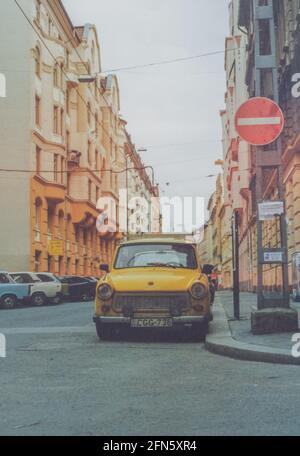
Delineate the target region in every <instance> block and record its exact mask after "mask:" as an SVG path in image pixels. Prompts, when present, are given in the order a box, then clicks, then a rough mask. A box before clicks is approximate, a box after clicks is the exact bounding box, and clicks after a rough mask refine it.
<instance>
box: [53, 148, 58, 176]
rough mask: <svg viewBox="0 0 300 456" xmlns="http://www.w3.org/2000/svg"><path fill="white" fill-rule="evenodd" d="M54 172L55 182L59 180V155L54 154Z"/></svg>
mask: <svg viewBox="0 0 300 456" xmlns="http://www.w3.org/2000/svg"><path fill="white" fill-rule="evenodd" d="M53 173H54V180H55V182H57V181H58V155H57V154H55V155H54V164H53Z"/></svg>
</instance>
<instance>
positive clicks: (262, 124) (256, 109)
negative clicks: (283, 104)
mask: <svg viewBox="0 0 300 456" xmlns="http://www.w3.org/2000/svg"><path fill="white" fill-rule="evenodd" d="M283 127H284V115H283V112H282V110H281V109H280V107H279V106H278V104H277V103H275V102H274V101H272V100H270V99H269V98H264V97H255V98H250V100H248V101H246V102H245V103H243V104H242V105H241V106H240V107H239V109H238V110H237V113H236V115H235V128H236V131H237V132H238V134H239V136H240V137H241V138H242V139H243V140H244V141H246V142H247V143H249V144H252V145H254V146H266V145H267V144H271V143H272V142H274V141H276V139H277V138H278V137H279V136H280V135H281V133H282V130H283Z"/></svg>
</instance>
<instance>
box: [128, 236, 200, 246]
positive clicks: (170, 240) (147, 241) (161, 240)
mask: <svg viewBox="0 0 300 456" xmlns="http://www.w3.org/2000/svg"><path fill="white" fill-rule="evenodd" d="M137 244H181V245H182V244H184V245H193V244H194V243H193V242H191V241H187V240H185V239H176V238H172V237H170V238H160V237H157V238H146V239H134V240H131V241H123V242H121V243H120V246H123V245H137Z"/></svg>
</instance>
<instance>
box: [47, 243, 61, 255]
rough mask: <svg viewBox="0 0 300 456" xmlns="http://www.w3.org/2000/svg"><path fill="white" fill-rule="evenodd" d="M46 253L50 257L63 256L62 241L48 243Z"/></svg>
mask: <svg viewBox="0 0 300 456" xmlns="http://www.w3.org/2000/svg"><path fill="white" fill-rule="evenodd" d="M48 253H49V255H50V256H63V241H49V244H48Z"/></svg>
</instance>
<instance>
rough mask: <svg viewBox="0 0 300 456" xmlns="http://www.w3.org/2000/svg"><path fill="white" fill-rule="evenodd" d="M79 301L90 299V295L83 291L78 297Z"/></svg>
mask: <svg viewBox="0 0 300 456" xmlns="http://www.w3.org/2000/svg"><path fill="white" fill-rule="evenodd" d="M80 300H81V301H83V302H87V301H89V300H90V296H89V295H88V294H87V293H83V294H82V295H81V298H80Z"/></svg>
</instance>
